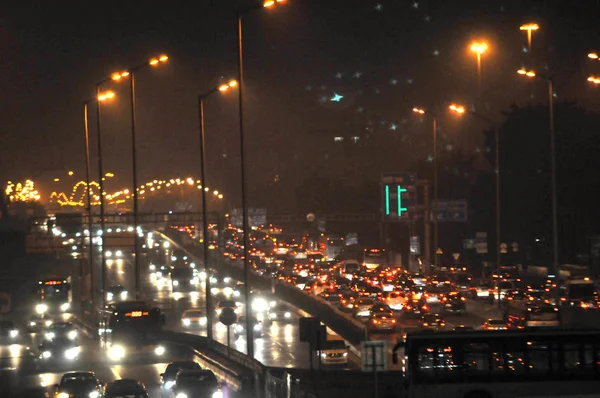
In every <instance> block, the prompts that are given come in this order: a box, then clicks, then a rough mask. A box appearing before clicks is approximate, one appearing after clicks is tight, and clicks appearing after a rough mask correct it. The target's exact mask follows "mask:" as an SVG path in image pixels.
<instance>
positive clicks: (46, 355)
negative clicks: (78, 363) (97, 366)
mask: <svg viewBox="0 0 600 398" xmlns="http://www.w3.org/2000/svg"><path fill="white" fill-rule="evenodd" d="M80 353H81V348H80V347H79V345H78V344H77V343H75V342H74V341H72V340H69V339H68V338H65V337H58V338H55V339H53V340H46V341H44V342H43V343H42V344H40V345H39V346H38V359H39V361H40V362H39V363H40V364H48V363H57V362H62V361H74V360H76V359H78V358H79V354H80Z"/></svg>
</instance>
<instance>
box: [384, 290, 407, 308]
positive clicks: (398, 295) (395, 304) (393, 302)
mask: <svg viewBox="0 0 600 398" xmlns="http://www.w3.org/2000/svg"><path fill="white" fill-rule="evenodd" d="M383 300H384V301H385V302H386V303H387V305H389V306H390V308H391V309H392V310H394V311H401V310H402V307H404V304H405V303H406V301H407V300H408V297H407V295H406V293H404V292H399V291H392V292H384V293H383Z"/></svg>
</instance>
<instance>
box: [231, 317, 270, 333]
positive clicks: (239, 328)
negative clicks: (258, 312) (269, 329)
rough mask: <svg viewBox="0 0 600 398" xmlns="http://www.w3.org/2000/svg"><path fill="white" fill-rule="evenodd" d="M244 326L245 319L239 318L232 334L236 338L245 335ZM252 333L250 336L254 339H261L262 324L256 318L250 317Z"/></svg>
mask: <svg viewBox="0 0 600 398" xmlns="http://www.w3.org/2000/svg"><path fill="white" fill-rule="evenodd" d="M246 324H247V322H246V317H245V316H241V317H239V319H238V321H237V322H236V323H235V324H234V325H233V334H234V335H235V337H236V338H237V337H241V336H245V335H246V327H247V326H246ZM252 332H253V334H252V335H253V336H254V337H255V338H257V337H262V335H263V328H262V323H261V322H260V321H259V320H258V319H257V318H256V317H252Z"/></svg>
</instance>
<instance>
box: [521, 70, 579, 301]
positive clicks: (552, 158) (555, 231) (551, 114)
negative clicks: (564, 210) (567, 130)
mask: <svg viewBox="0 0 600 398" xmlns="http://www.w3.org/2000/svg"><path fill="white" fill-rule="evenodd" d="M517 73H518V74H519V75H522V76H526V77H529V78H536V77H537V78H539V79H543V80H545V81H546V83H548V109H549V124H550V163H551V168H552V177H551V179H552V184H551V185H552V254H553V270H552V271H553V272H554V273H556V275H558V272H559V270H560V262H559V261H560V259H559V256H558V195H557V187H556V140H555V135H556V134H555V126H554V79H553V78H552V76H545V75H541V74H537V73H535V72H534V71H532V70H526V69H519V70H518V71H517ZM588 80H589V79H588ZM556 293H557V294H558V293H559V291H558V289H557V291H556ZM558 299H559V297H558V296H557V300H558Z"/></svg>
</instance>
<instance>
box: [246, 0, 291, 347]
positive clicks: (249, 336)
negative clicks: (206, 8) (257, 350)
mask: <svg viewBox="0 0 600 398" xmlns="http://www.w3.org/2000/svg"><path fill="white" fill-rule="evenodd" d="M285 2H286V0H266V1H264V2H263V4H262V6H254V7H249V8H246V9H244V10H241V11H238V13H237V42H238V83H239V93H238V101H239V123H240V163H241V169H242V170H241V179H242V189H241V191H242V192H241V194H242V228H243V229H244V282H245V283H244V296H245V297H246V311H245V313H246V319H252V306H251V305H250V303H251V302H250V269H251V266H250V263H249V261H250V259H249V258H248V248H249V246H250V233H249V232H250V227H249V226H248V203H247V201H246V167H245V165H246V161H245V152H246V150H245V148H246V146H245V145H244V106H243V104H244V95H243V93H244V53H243V43H242V42H243V28H242V18H243V17H244V15H246V14H248V13H249V12H252V11H255V10H258V9H261V8H273V7H274V6H277V5H279V4H281V3H285ZM253 334H254V333H253V330H252V328H251V327H247V328H246V347H247V348H246V354H247V355H248V356H249V357H251V358H254V344H253Z"/></svg>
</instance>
